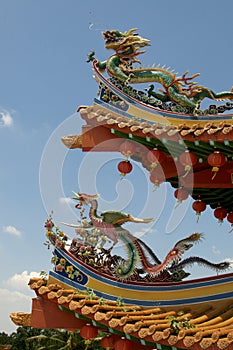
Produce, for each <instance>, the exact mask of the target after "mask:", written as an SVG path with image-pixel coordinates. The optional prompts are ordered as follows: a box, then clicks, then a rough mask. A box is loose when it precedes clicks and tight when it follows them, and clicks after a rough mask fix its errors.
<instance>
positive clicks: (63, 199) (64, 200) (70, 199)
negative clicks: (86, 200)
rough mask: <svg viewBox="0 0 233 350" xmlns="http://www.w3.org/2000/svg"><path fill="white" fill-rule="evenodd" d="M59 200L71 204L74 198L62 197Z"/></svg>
mask: <svg viewBox="0 0 233 350" xmlns="http://www.w3.org/2000/svg"><path fill="white" fill-rule="evenodd" d="M59 202H60V203H61V204H70V203H73V199H72V198H69V197H60V198H59Z"/></svg>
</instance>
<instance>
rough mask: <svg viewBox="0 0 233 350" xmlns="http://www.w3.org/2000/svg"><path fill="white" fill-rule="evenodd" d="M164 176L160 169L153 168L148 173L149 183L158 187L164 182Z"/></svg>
mask: <svg viewBox="0 0 233 350" xmlns="http://www.w3.org/2000/svg"><path fill="white" fill-rule="evenodd" d="M164 180H165V176H164V173H163V171H162V170H161V167H158V168H155V169H153V170H152V171H151V173H150V181H151V182H152V184H154V185H155V187H158V186H159V185H160V184H161V183H162V182H164Z"/></svg>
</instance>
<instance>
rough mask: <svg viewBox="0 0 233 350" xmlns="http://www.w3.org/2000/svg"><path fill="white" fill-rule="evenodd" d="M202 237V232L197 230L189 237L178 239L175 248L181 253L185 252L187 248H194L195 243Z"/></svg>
mask: <svg viewBox="0 0 233 350" xmlns="http://www.w3.org/2000/svg"><path fill="white" fill-rule="evenodd" d="M202 238H203V234H202V233H198V232H195V233H193V234H192V235H190V236H189V237H186V238H184V239H181V240H180V241H178V242H177V243H176V245H175V247H174V250H177V251H178V252H179V253H180V254H183V253H184V252H185V251H186V250H189V249H190V248H192V246H193V244H195V243H198V242H200V241H201V239H202Z"/></svg>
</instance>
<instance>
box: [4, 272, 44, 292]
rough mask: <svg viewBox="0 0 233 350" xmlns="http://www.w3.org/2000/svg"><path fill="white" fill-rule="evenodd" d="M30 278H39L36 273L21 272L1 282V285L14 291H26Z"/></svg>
mask: <svg viewBox="0 0 233 350" xmlns="http://www.w3.org/2000/svg"><path fill="white" fill-rule="evenodd" d="M31 277H39V273H38V272H30V273H28V272H27V271H23V272H22V273H21V274H17V273H16V274H15V275H13V276H12V277H10V278H9V279H8V280H6V281H3V284H4V285H5V286H8V287H12V288H13V289H14V290H16V289H17V290H25V291H27V290H28V288H29V287H28V282H29V280H30V278H31Z"/></svg>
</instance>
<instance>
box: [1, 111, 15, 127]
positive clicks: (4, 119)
mask: <svg viewBox="0 0 233 350" xmlns="http://www.w3.org/2000/svg"><path fill="white" fill-rule="evenodd" d="M12 125H13V118H12V116H11V115H10V113H9V112H7V111H2V112H0V126H2V127H10V126H12Z"/></svg>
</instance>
